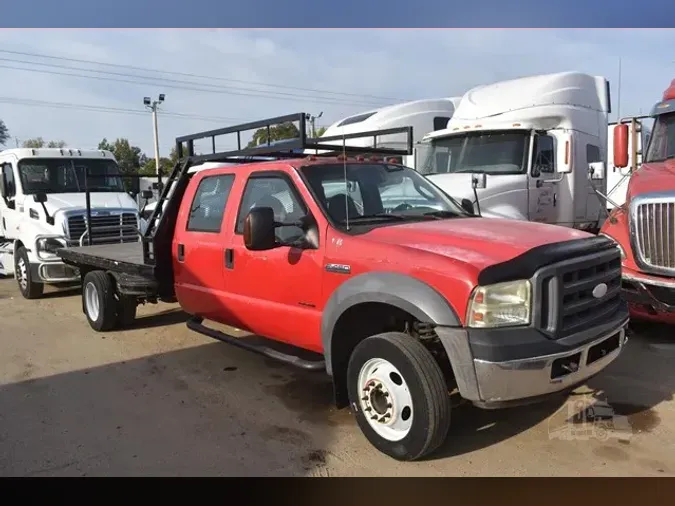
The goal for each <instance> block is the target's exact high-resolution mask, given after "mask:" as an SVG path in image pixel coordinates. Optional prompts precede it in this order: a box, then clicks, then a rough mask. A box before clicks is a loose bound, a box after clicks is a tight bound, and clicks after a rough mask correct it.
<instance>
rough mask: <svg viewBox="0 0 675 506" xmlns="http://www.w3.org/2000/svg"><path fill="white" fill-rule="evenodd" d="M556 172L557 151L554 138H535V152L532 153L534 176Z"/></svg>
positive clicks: (545, 136)
mask: <svg viewBox="0 0 675 506" xmlns="http://www.w3.org/2000/svg"><path fill="white" fill-rule="evenodd" d="M554 172H555V149H554V142H553V137H552V136H550V135H537V136H536V137H535V138H534V150H533V152H532V176H533V177H539V175H540V174H553V173H554Z"/></svg>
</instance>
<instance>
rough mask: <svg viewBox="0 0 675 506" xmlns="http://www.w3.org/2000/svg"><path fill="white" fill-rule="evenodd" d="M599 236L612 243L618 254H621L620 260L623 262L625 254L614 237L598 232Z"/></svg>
mask: <svg viewBox="0 0 675 506" xmlns="http://www.w3.org/2000/svg"><path fill="white" fill-rule="evenodd" d="M599 235H601V236H603V237H606V238H607V239H609V240H610V241H612V242H613V243H614V245H615V246H616V247H617V248H619V253H621V260H625V259H626V252H625V251H624V249H623V246H621V244H620V243H619V241H617V240H616V239H614V237H612V236H611V235H607V234H605V233H604V232H600V234H599Z"/></svg>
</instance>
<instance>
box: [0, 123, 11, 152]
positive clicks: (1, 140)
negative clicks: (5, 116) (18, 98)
mask: <svg viewBox="0 0 675 506" xmlns="http://www.w3.org/2000/svg"><path fill="white" fill-rule="evenodd" d="M8 140H9V129H8V128H7V125H5V122H4V121H2V120H1V119H0V146H4V145H5V143H6V142H7V141H8Z"/></svg>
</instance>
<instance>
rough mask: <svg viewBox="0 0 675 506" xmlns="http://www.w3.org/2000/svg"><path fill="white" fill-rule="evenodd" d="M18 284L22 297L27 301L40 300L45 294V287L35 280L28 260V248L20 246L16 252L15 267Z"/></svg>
mask: <svg viewBox="0 0 675 506" xmlns="http://www.w3.org/2000/svg"><path fill="white" fill-rule="evenodd" d="M15 267H16V268H15V273H14V276H15V277H16V282H17V283H18V285H19V291H20V292H21V295H23V296H24V298H26V299H38V298H40V297H42V294H43V293H44V289H45V285H43V284H42V283H39V282H37V283H36V282H35V281H34V280H33V275H32V274H31V270H30V260H28V253H27V252H26V248H24V247H23V246H19V248H18V249H17V250H16V265H15Z"/></svg>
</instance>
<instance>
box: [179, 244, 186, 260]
mask: <svg viewBox="0 0 675 506" xmlns="http://www.w3.org/2000/svg"><path fill="white" fill-rule="evenodd" d="M184 259H185V246H183V245H182V244H179V245H178V261H179V262H182V261H183V260H184Z"/></svg>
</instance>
